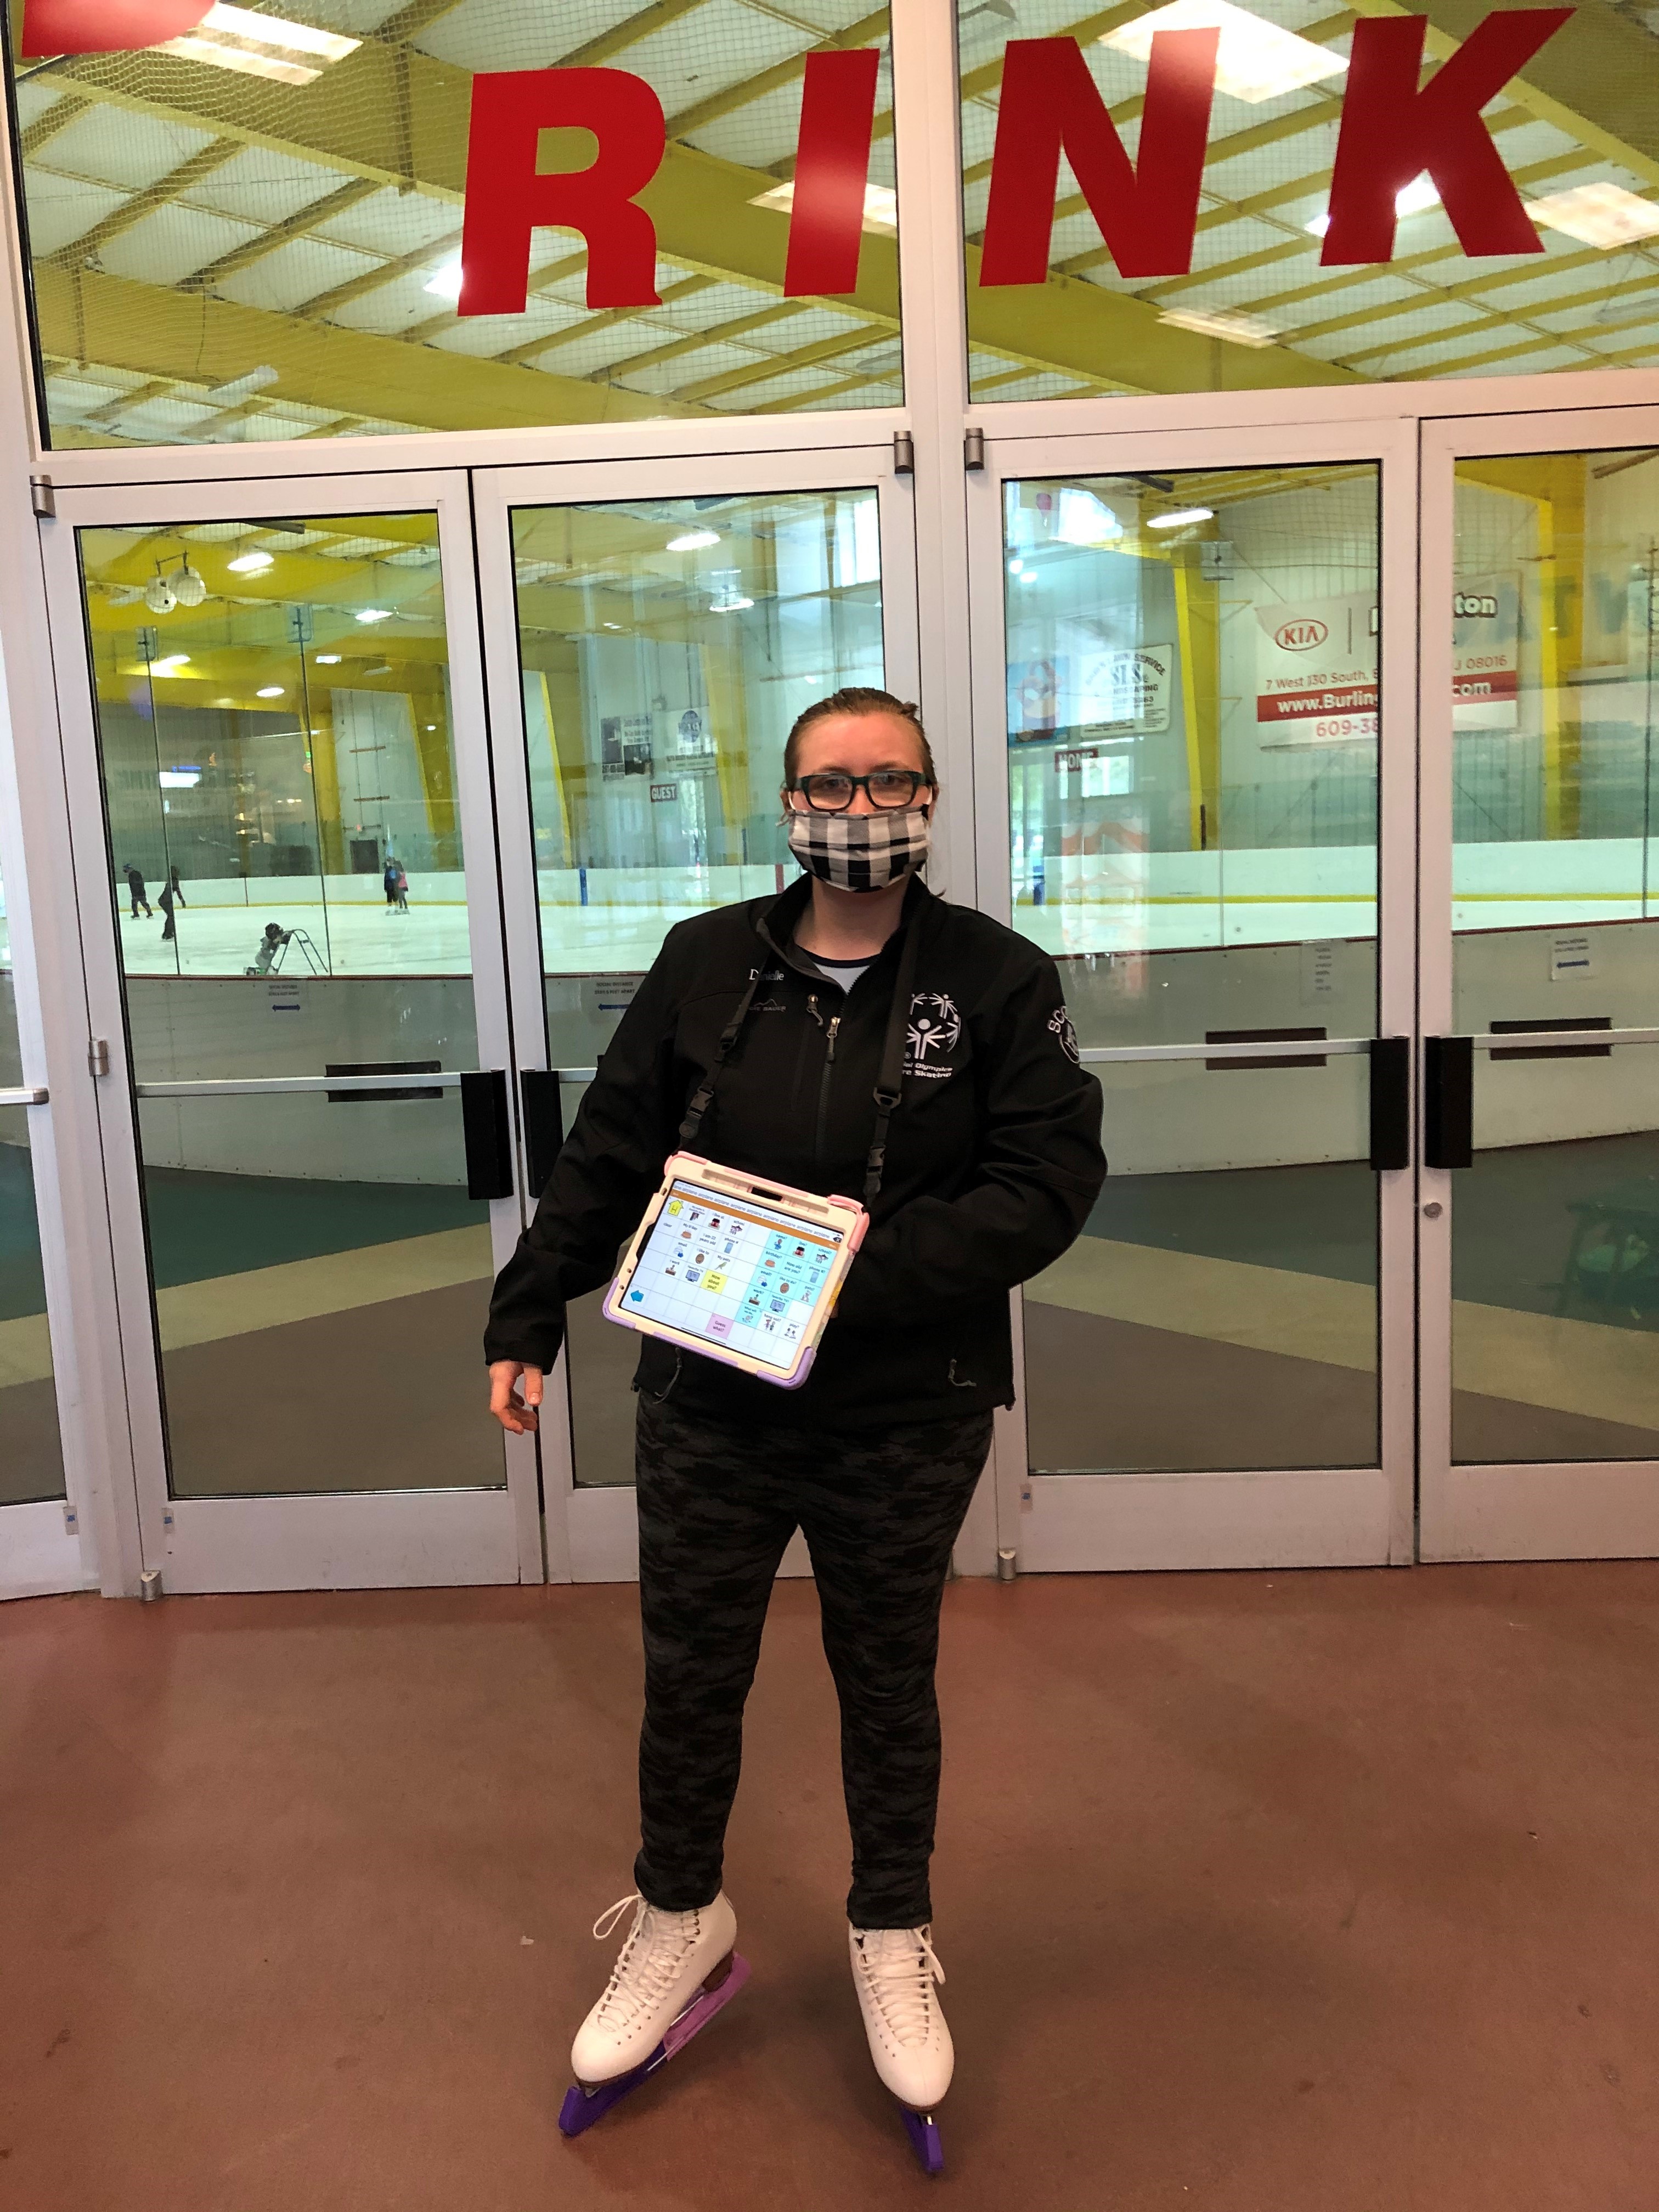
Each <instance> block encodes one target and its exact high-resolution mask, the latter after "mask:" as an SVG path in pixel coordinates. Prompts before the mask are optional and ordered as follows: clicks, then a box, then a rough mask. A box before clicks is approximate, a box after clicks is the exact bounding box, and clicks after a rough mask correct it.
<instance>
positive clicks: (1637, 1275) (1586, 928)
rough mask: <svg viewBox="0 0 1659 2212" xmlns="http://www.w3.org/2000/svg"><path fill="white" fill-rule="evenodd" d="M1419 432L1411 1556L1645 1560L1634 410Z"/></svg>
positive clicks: (1649, 1444)
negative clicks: (1416, 1455)
mask: <svg viewBox="0 0 1659 2212" xmlns="http://www.w3.org/2000/svg"><path fill="white" fill-rule="evenodd" d="M1424 502H1425V503H1424V531H1423V543H1424V581H1423V605H1424V620H1423V687H1424V688H1423V702H1422V710H1421V711H1422V727H1423V745H1424V831H1423V835H1424V848H1423V943H1424V949H1425V966H1424V978H1423V1003H1424V1026H1425V1030H1428V1031H1429V1032H1430V1035H1429V1036H1428V1037H1427V1040H1426V1046H1425V1086H1424V1111H1425V1131H1424V1143H1425V1153H1424V1157H1425V1168H1424V1174H1423V1188H1422V1208H1421V1211H1422V1219H1421V1223H1420V1229H1421V1240H1422V1249H1423V1268H1424V1273H1423V1301H1424V1303H1423V1313H1424V1322H1423V1343H1424V1408H1423V1475H1422V1480H1423V1499H1422V1540H1423V1552H1424V1555H1425V1557H1426V1558H1430V1559H1525V1558H1544V1559H1563V1558H1573V1557H1577V1558H1585V1557H1596V1556H1601V1557H1608V1556H1618V1555H1626V1556H1629V1555H1650V1554H1653V1553H1659V1362H1656V1359H1655V1352H1656V1346H1659V1104H1656V1099H1659V1090H1656V1083H1659V871H1656V860H1659V845H1656V842H1655V840H1656V833H1659V823H1656V820H1655V803H1656V799H1659V791H1656V786H1655V775H1656V761H1655V740H1656V731H1659V413H1656V411H1655V410H1620V411H1619V412H1618V413H1617V414H1616V415H1614V414H1581V415H1559V416H1533V417H1530V418H1528V426H1527V435H1526V438H1525V440H1524V441H1518V440H1517V439H1516V425H1515V424H1513V423H1510V424H1508V425H1503V424H1489V423H1486V422H1480V423H1470V422H1460V423H1452V424H1446V425H1437V426H1435V427H1434V428H1431V429H1430V430H1427V431H1425V453H1424Z"/></svg>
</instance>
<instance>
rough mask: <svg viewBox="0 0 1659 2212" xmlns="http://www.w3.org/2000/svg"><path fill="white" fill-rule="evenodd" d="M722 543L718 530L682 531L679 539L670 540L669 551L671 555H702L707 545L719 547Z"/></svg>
mask: <svg viewBox="0 0 1659 2212" xmlns="http://www.w3.org/2000/svg"><path fill="white" fill-rule="evenodd" d="M718 544H720V532H719V531H718V530H682V531H681V532H680V534H679V536H678V538H670V539H669V541H668V550H669V551H670V552H671V553H701V552H702V549H703V547H704V546H705V545H718Z"/></svg>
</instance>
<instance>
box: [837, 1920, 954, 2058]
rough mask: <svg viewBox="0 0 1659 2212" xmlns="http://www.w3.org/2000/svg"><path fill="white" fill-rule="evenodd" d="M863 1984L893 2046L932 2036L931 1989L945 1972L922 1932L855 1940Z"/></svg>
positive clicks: (873, 1931) (872, 1933) (869, 1932)
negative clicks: (892, 2041)
mask: <svg viewBox="0 0 1659 2212" xmlns="http://www.w3.org/2000/svg"><path fill="white" fill-rule="evenodd" d="M858 1956H859V1963H860V1971H861V1972H862V1973H863V1975H864V1979H865V1984H866V1988H867V1989H868V1990H869V1991H870V1994H871V1996H872V1998H873V1999H874V2000H875V2006H876V2010H877V2011H878V2013H879V2014H880V2015H881V2019H882V2024H883V2026H884V2027H885V2028H886V2029H887V2032H888V2033H889V2034H890V2035H891V2037H892V2038H893V2039H894V2041H895V2042H896V2043H898V2044H901V2045H905V2044H912V2043H925V2042H926V2041H927V2038H928V2036H929V2035H930V2034H931V2033H932V2032H933V1984H934V1983H935V1982H938V1983H939V1984H943V1983H944V1980H945V1969H944V1967H943V1966H940V1964H939V1954H938V1953H937V1952H936V1951H935V1950H934V1948H933V1936H932V1930H931V1929H927V1928H869V1929H866V1930H865V1931H864V1933H863V1934H862V1935H861V1936H860V1938H859V1943H858Z"/></svg>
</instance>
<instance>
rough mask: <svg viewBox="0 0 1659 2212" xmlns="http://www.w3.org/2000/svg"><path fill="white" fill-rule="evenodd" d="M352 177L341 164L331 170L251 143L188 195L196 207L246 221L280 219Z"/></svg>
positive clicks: (298, 210) (296, 211)
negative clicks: (348, 175) (342, 171)
mask: <svg viewBox="0 0 1659 2212" xmlns="http://www.w3.org/2000/svg"><path fill="white" fill-rule="evenodd" d="M347 181H348V179H346V178H344V177H343V176H342V175H341V174H340V173H339V171H338V170H337V169H325V168H324V167H322V166H321V164H320V163H319V162H316V161H295V160H294V159H293V158H292V156H290V155H287V154H276V153H272V152H270V150H269V149H267V148H265V147H264V146H245V147H244V148H243V149H242V150H241V152H240V154H234V155H232V156H231V158H230V160H229V161H227V162H226V163H225V165H224V167H223V168H222V169H216V170H214V172H213V173H212V174H211V175H210V176H207V177H204V178H203V179H202V181H201V183H200V184H199V185H193V186H192V187H191V191H190V192H189V193H188V194H187V196H186V197H188V199H189V201H190V204H191V206H192V207H204V208H210V209H211V210H213V212H214V213H215V214H216V215H228V216H234V217H235V218H236V219H237V220H238V221H240V222H257V223H260V224H268V223H277V222H287V221H288V219H289V216H294V215H298V213H299V212H300V210H301V208H303V207H309V206H310V205H311V204H312V203H313V201H314V200H319V199H321V198H323V197H325V194H327V193H329V192H331V191H337V189H338V187H339V186H340V185H343V184H345V183H346V182H347Z"/></svg>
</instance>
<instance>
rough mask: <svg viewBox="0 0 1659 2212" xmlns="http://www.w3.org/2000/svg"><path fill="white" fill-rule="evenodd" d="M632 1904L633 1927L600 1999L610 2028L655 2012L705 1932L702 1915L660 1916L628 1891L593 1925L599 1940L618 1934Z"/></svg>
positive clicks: (600, 2004)
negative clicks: (618, 1927) (698, 1939)
mask: <svg viewBox="0 0 1659 2212" xmlns="http://www.w3.org/2000/svg"><path fill="white" fill-rule="evenodd" d="M629 1905H633V1906H634V1907H635V1912H634V1924H633V1926H632V1927H631V1928H630V1929H629V1931H628V1934H627V1936H626V1937H625V1939H624V1940H623V1947H622V1949H621V1951H620V1952H619V1953H618V1954H617V1963H616V1965H615V1966H613V1967H612V1968H611V1979H610V1980H609V1981H608V1982H607V1983H606V1984H605V1995H604V1996H602V1997H601V1998H600V1999H599V2018H600V2020H601V2021H603V2022H605V2024H606V2025H607V2026H608V2025H610V2024H611V2023H612V2022H617V2023H620V2024H621V2025H623V2026H626V2025H627V2024H628V2023H629V2021H634V2020H637V2019H638V2018H639V2016H640V2015H641V2013H646V2012H651V2011H653V2010H654V2009H655V2008H656V2007H657V2006H658V2005H659V2004H660V2003H661V2002H662V2001H663V1998H664V1997H665V1996H666V1994H667V1993H668V1991H669V1990H670V1989H671V1988H672V1986H673V1984H674V1983H675V1982H676V1981H677V1980H678V1978H679V1974H680V1970H681V1968H682V1967H683V1966H684V1964H685V1959H686V1954H687V1953H688V1952H689V1951H690V1948H691V1947H692V1945H693V1944H694V1943H695V1942H696V1940H697V1937H698V1936H699V1935H700V1933H701V1932H702V1929H701V1916H700V1915H699V1914H697V1913H696V1912H655V1911H653V1910H652V1908H651V1907H650V1906H649V1905H647V1903H646V1901H645V1899H643V1898H642V1897H641V1895H640V1893H639V1892H638V1891H637V1890H629V1893H628V1895H627V1896H626V1897H619V1898H618V1899H617V1902H616V1903H615V1904H614V1905H612V1906H611V1908H610V1910H609V1911H605V1912H602V1913H601V1914H600V1915H599V1918H598V1919H597V1920H596V1921H595V1922H594V1923H593V1935H594V1938H595V1940H596V1941H597V1942H604V1940H605V1937H606V1936H610V1935H611V1934H613V1933H614V1932H615V1930H616V1929H617V1925H618V1923H620V1921H621V1919H622V1917H623V1913H624V1912H626V1911H627V1910H628V1908H629Z"/></svg>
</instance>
